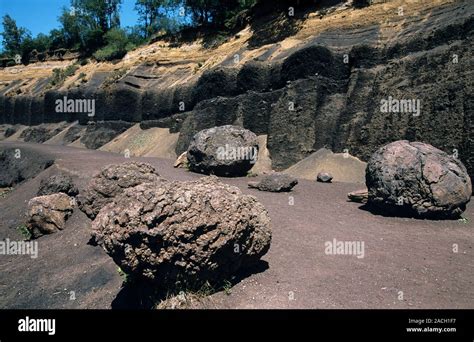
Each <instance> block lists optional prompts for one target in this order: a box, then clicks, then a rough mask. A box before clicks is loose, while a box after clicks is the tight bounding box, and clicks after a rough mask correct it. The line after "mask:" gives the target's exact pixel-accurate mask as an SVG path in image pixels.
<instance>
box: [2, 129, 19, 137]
mask: <svg viewBox="0 0 474 342" xmlns="http://www.w3.org/2000/svg"><path fill="white" fill-rule="evenodd" d="M16 131H17V130H16V128H15V127H7V128H6V129H5V132H4V133H3V136H4V137H5V138H8V137H11V136H12V135H13V134H15V133H16Z"/></svg>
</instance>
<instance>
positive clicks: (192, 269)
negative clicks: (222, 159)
mask: <svg viewBox="0 0 474 342" xmlns="http://www.w3.org/2000/svg"><path fill="white" fill-rule="evenodd" d="M269 225H270V219H269V216H268V214H267V211H266V209H265V208H264V207H263V205H262V204H260V203H259V202H258V201H257V200H256V198H255V197H253V196H248V195H243V194H242V193H241V191H240V190H239V189H238V188H236V187H234V186H230V185H226V184H223V183H221V182H219V181H218V179H217V178H215V177H206V178H202V179H199V180H197V181H190V182H159V183H150V184H141V185H138V186H136V187H134V188H131V189H127V190H125V191H124V193H123V195H122V196H119V197H116V198H115V199H114V201H113V202H112V203H109V204H108V205H107V206H106V207H104V208H103V209H102V210H101V211H100V212H99V214H98V215H97V217H96V219H95V220H94V221H93V223H92V228H93V233H92V238H93V239H94V240H95V241H96V242H97V244H99V245H100V246H102V247H103V248H104V249H105V251H106V252H107V253H108V254H109V255H110V256H111V257H112V258H113V260H114V261H115V263H116V264H117V265H119V266H120V268H121V269H122V270H123V271H124V272H125V273H127V274H131V275H135V276H137V277H138V278H141V279H146V280H148V281H151V282H152V283H153V284H155V285H156V286H157V287H158V288H163V289H176V288H179V287H181V288H182V287H183V286H184V287H186V288H190V289H191V288H194V289H199V288H200V287H201V286H202V285H203V284H205V283H206V282H209V283H210V284H219V283H220V282H222V281H224V280H228V279H230V278H231V277H232V275H234V274H235V272H236V271H237V270H239V269H240V268H243V267H248V266H251V265H252V264H254V263H256V262H257V261H258V260H259V259H260V258H261V257H262V256H263V255H264V254H265V253H266V252H267V251H268V249H269V248H270V241H271V230H270V227H269Z"/></svg>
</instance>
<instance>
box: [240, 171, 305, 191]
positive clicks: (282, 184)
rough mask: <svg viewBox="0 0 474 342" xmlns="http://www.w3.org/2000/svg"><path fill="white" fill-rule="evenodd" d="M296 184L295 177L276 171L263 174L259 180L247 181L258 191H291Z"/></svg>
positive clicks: (250, 186)
mask: <svg viewBox="0 0 474 342" xmlns="http://www.w3.org/2000/svg"><path fill="white" fill-rule="evenodd" d="M296 184H298V180H297V179H296V178H294V177H292V176H289V175H286V174H283V173H278V172H276V173H272V174H269V175H266V176H264V177H263V178H262V180H261V181H260V182H249V183H248V186H249V188H254V189H258V190H260V191H270V192H286V191H291V189H293V187H294V186H295V185H296Z"/></svg>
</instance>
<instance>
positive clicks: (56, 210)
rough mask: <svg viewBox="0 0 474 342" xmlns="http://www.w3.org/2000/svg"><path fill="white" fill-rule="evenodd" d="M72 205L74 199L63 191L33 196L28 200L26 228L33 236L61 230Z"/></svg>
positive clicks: (71, 209)
mask: <svg viewBox="0 0 474 342" xmlns="http://www.w3.org/2000/svg"><path fill="white" fill-rule="evenodd" d="M73 207H74V200H73V199H72V198H71V197H69V196H68V195H66V194H63V193H57V194H52V195H46V196H38V197H34V198H32V199H31V200H30V201H29V202H28V212H27V217H28V221H27V225H26V226H27V229H28V230H29V231H30V233H31V234H32V236H33V237H35V238H36V237H40V236H41V235H45V234H52V233H54V232H57V231H58V230H62V229H64V226H65V224H66V220H67V219H68V218H69V216H71V214H72V211H73Z"/></svg>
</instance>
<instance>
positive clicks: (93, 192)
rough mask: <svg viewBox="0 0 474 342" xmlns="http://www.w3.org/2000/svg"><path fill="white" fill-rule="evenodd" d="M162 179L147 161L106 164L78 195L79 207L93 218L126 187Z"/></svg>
mask: <svg viewBox="0 0 474 342" xmlns="http://www.w3.org/2000/svg"><path fill="white" fill-rule="evenodd" d="M159 181H162V179H161V178H160V176H159V174H158V173H157V172H156V170H155V168H154V167H153V166H151V165H149V164H146V163H140V162H129V163H123V164H113V165H109V166H106V167H105V168H104V169H103V170H102V171H101V172H99V173H98V174H97V175H95V176H94V177H93V178H92V180H91V181H90V182H89V184H88V186H87V188H86V189H85V190H84V191H81V194H80V195H78V196H77V201H78V204H79V208H80V209H81V210H82V211H83V212H84V213H85V214H86V215H87V216H88V217H89V218H91V219H94V218H95V217H96V215H97V214H98V213H99V211H100V209H102V207H104V206H105V205H106V204H108V203H109V202H111V201H112V200H113V199H114V197H116V196H118V195H120V194H121V193H122V192H123V191H124V190H125V189H127V188H132V187H134V186H137V185H139V184H142V183H150V182H159Z"/></svg>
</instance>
